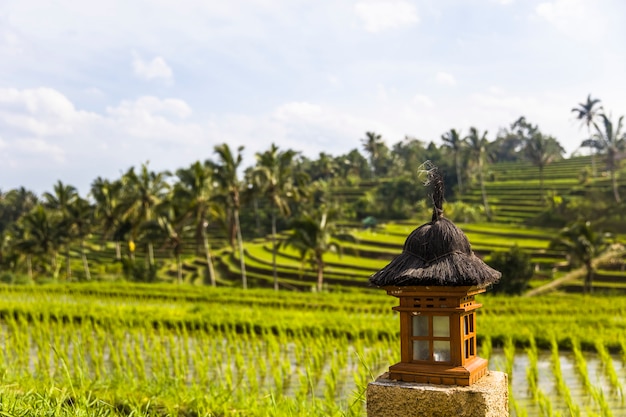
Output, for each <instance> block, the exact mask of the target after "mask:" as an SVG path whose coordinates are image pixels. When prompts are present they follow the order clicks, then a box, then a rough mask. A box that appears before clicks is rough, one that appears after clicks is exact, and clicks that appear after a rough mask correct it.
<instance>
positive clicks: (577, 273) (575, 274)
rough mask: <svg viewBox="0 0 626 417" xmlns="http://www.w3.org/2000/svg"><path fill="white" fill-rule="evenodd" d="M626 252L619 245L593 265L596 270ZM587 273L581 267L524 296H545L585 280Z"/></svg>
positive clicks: (595, 260)
mask: <svg viewBox="0 0 626 417" xmlns="http://www.w3.org/2000/svg"><path fill="white" fill-rule="evenodd" d="M624 251H625V249H624V247H623V246H622V245H619V244H616V245H613V246H612V247H611V248H610V249H609V250H608V251H607V252H605V253H603V254H602V255H600V256H598V257H597V258H595V259H594V260H593V262H592V264H593V266H594V268H595V267H596V266H598V264H599V263H602V262H606V261H608V260H609V259H611V258H613V257H616V256H619V255H621V254H623V253H624ZM586 273H587V271H586V270H585V267H584V266H581V267H580V268H576V269H573V270H571V271H569V272H568V273H567V274H565V275H563V276H562V277H561V278H558V279H555V280H554V281H551V282H549V283H547V284H544V285H542V286H540V287H537V288H534V289H532V290H530V291H528V292H527V293H526V294H524V296H525V297H532V296H534V295H539V294H544V293H546V292H549V291H553V290H556V289H557V288H558V287H560V286H561V285H563V284H565V283H567V282H571V281H575V280H577V279H584V276H585V274H586Z"/></svg>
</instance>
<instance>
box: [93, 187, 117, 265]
mask: <svg viewBox="0 0 626 417" xmlns="http://www.w3.org/2000/svg"><path fill="white" fill-rule="evenodd" d="M91 196H92V197H93V199H94V200H95V211H94V216H95V219H96V221H97V222H98V224H99V226H100V228H101V230H102V232H103V236H102V238H103V239H104V240H105V241H106V240H109V239H112V240H113V241H114V242H115V259H116V260H118V261H119V260H121V259H122V250H121V245H120V242H121V240H122V239H123V234H124V231H125V228H126V227H125V222H124V221H123V218H122V216H123V213H122V208H123V205H122V182H121V181H119V180H117V181H113V182H111V181H109V180H105V179H102V178H101V177H98V178H96V179H95V180H94V181H93V182H92V183H91Z"/></svg>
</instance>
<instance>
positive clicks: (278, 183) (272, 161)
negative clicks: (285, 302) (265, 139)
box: [255, 143, 298, 291]
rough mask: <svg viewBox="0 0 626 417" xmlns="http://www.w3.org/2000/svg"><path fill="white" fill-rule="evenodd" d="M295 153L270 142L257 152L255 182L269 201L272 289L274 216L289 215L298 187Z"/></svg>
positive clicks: (274, 266) (274, 275)
mask: <svg viewBox="0 0 626 417" xmlns="http://www.w3.org/2000/svg"><path fill="white" fill-rule="evenodd" d="M296 155H297V152H296V151H293V150H291V149H289V150H287V151H279V150H278V147H277V146H276V145H275V144H273V143H272V145H271V146H270V149H269V150H267V151H265V152H263V153H257V154H256V158H257V166H256V169H255V173H256V176H255V179H256V181H255V182H256V183H257V184H258V185H259V187H260V188H261V189H262V190H263V193H264V194H265V196H266V197H267V199H268V201H269V203H270V217H271V222H272V276H273V278H274V290H276V291H278V273H277V268H276V253H277V251H278V246H277V242H276V216H277V214H278V213H280V214H281V215H282V216H285V217H287V216H289V214H291V208H290V207H289V200H290V199H293V198H295V197H296V196H297V193H298V187H297V185H296V184H295V181H294V176H293V160H294V158H295V156H296Z"/></svg>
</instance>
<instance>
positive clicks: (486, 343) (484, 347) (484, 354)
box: [479, 336, 493, 360]
mask: <svg viewBox="0 0 626 417" xmlns="http://www.w3.org/2000/svg"><path fill="white" fill-rule="evenodd" d="M479 351H480V352H479V356H480V357H481V358H484V359H487V360H489V358H491V353H492V352H493V345H492V342H491V336H485V337H484V338H483V340H482V342H481V343H480V346H479Z"/></svg>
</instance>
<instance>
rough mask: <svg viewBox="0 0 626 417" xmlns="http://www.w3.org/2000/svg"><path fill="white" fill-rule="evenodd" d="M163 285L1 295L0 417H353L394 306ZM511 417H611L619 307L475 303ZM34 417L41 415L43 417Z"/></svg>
mask: <svg viewBox="0 0 626 417" xmlns="http://www.w3.org/2000/svg"><path fill="white" fill-rule="evenodd" d="M381 292H382V291H376V292H373V291H371V290H366V289H364V290H363V291H359V292H354V293H326V294H311V293H294V292H279V293H275V292H273V291H268V290H248V291H242V290H233V289H228V288H218V289H215V290H213V289H206V288H197V287H190V286H174V285H144V286H140V285H102V284H101V285H78V284H76V285H72V286H41V287H19V286H17V287H16V286H11V287H0V302H1V304H0V305H2V308H1V309H0V317H1V318H2V323H3V325H2V326H0V342H1V346H2V348H0V370H1V371H2V374H1V375H2V379H1V380H0V395H1V396H2V402H1V403H0V413H2V415H5V416H6V415H24V413H26V412H28V411H29V410H30V411H32V410H33V409H34V408H33V407H35V405H34V404H36V406H37V407H38V408H37V410H47V411H48V412H53V413H55V414H56V415H80V414H85V415H128V414H130V413H133V414H134V415H154V416H157V415H159V416H161V415H185V416H187V415H203V416H212V415H225V416H236V415H246V416H248V415H251V416H256V415H258V416H261V415H263V416H265V415H270V416H272V415H274V416H285V415H301V416H322V415H323V416H327V415H331V416H332V415H337V416H340V415H353V416H362V415H364V396H363V393H364V389H365V386H366V384H367V383H368V382H369V381H371V380H372V378H375V377H376V376H378V375H379V374H381V373H382V372H384V371H385V370H386V368H387V366H389V365H390V364H392V363H395V362H397V360H398V353H397V352H398V335H397V331H398V323H397V316H395V314H394V313H392V311H391V309H390V307H391V306H392V305H393V304H394V303H395V299H392V298H391V297H388V296H385V295H384V294H381ZM481 302H483V303H484V307H483V308H482V309H481V313H480V315H479V318H478V334H479V336H480V337H479V339H480V342H481V351H480V353H481V356H483V357H488V358H489V359H490V362H491V369H501V370H503V371H505V372H508V373H509V375H510V382H511V415H513V416H544V415H545V416H548V415H552V416H558V415H562V416H569V415H580V416H620V415H624V385H625V384H626V319H625V318H624V317H626V314H625V313H626V300H624V298H623V297H583V296H580V295H559V296H557V295H553V296H546V297H543V298H542V297H537V298H532V299H524V298H519V297H516V298H505V297H500V296H498V297H493V296H483V297H481ZM42 407H43V408H42Z"/></svg>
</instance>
